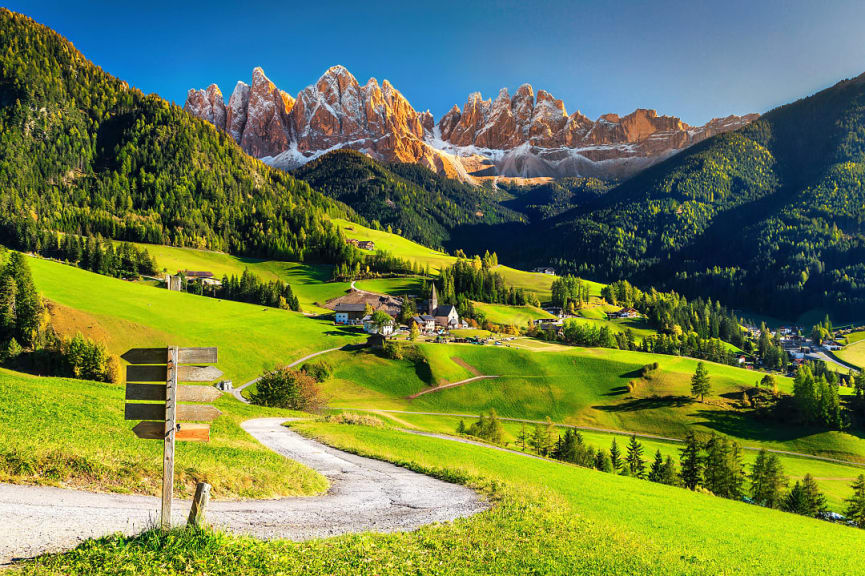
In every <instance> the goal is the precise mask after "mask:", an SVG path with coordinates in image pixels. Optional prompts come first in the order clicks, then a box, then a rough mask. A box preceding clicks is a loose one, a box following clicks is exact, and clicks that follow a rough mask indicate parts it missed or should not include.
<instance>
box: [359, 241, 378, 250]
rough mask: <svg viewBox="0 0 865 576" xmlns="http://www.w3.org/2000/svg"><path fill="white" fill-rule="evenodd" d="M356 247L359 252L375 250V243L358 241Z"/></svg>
mask: <svg viewBox="0 0 865 576" xmlns="http://www.w3.org/2000/svg"><path fill="white" fill-rule="evenodd" d="M357 247H358V248H360V249H361V250H370V251H374V250H375V242H373V241H372V240H358V243H357Z"/></svg>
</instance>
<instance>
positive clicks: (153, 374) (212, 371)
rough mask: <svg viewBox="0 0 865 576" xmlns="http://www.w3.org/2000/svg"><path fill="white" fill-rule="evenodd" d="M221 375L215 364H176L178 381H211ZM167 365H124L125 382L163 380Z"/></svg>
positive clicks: (166, 372)
mask: <svg viewBox="0 0 865 576" xmlns="http://www.w3.org/2000/svg"><path fill="white" fill-rule="evenodd" d="M220 376H222V370H220V369H219V368H217V367H216V366H178V367H177V381H178V382H212V381H214V380H216V379H217V378H219V377H220ZM167 377H168V367H167V366H146V365H134V364H133V365H131V366H127V367H126V381H127V382H165V381H166V378H167Z"/></svg>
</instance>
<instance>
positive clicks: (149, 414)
mask: <svg viewBox="0 0 865 576" xmlns="http://www.w3.org/2000/svg"><path fill="white" fill-rule="evenodd" d="M179 388H180V387H178V389H179ZM220 414H222V412H220V411H219V410H218V409H216V408H214V407H213V406H207V405H202V404H178V406H177V416H176V419H177V420H184V421H193V422H195V421H197V422H210V421H211V420H215V419H216V418H217V417H219V415H220ZM125 417H126V419H127V420H161V421H164V420H165V404H134V403H130V404H127V405H126V409H125Z"/></svg>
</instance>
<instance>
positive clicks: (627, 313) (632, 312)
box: [607, 308, 640, 320]
mask: <svg viewBox="0 0 865 576" xmlns="http://www.w3.org/2000/svg"><path fill="white" fill-rule="evenodd" d="M639 317H640V313H639V312H638V311H637V310H636V309H635V308H622V309H621V310H617V311H615V312H609V313H608V314H607V318H608V319H610V320H615V319H616V318H639Z"/></svg>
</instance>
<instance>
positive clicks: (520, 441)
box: [517, 422, 529, 452]
mask: <svg viewBox="0 0 865 576" xmlns="http://www.w3.org/2000/svg"><path fill="white" fill-rule="evenodd" d="M528 439H529V437H528V434H526V423H525V422H523V423H522V424H520V433H519V434H517V445H518V446H519V447H520V450H522V451H523V452H525V451H526V441H527V440H528Z"/></svg>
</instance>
